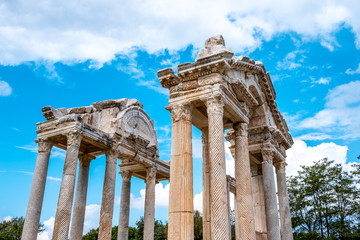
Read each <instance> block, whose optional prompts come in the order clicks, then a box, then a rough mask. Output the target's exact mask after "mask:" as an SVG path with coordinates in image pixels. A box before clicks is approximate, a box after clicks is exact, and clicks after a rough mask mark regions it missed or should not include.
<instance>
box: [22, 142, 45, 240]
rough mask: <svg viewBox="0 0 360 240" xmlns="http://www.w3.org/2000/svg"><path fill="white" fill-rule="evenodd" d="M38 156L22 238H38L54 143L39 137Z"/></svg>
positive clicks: (29, 239) (25, 239)
mask: <svg viewBox="0 0 360 240" xmlns="http://www.w3.org/2000/svg"><path fill="white" fill-rule="evenodd" d="M37 143H38V156H37V160H36V165H35V171H34V176H33V181H32V184H31V190H30V197H29V203H28V207H27V210H26V217H25V223H24V228H23V232H22V236H21V239H24V240H32V239H36V237H37V233H38V229H39V222H40V215H41V208H42V204H43V198H44V191H45V184H46V177H47V172H48V166H49V158H50V152H51V148H52V143H51V142H50V141H47V140H44V139H38V140H37Z"/></svg>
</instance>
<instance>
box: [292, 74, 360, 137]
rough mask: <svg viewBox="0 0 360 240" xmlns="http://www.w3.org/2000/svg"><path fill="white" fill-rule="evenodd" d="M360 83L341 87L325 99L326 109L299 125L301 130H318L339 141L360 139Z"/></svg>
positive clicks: (355, 82) (333, 90) (336, 88)
mask: <svg viewBox="0 0 360 240" xmlns="http://www.w3.org/2000/svg"><path fill="white" fill-rule="evenodd" d="M359 89H360V81H353V82H349V83H346V84H342V85H339V86H337V87H335V88H334V89H332V90H330V91H329V92H328V94H327V96H326V98H325V100H326V103H325V108H324V109H323V110H321V111H319V112H318V113H316V114H315V115H314V116H313V117H309V118H306V119H304V120H302V121H301V122H300V123H299V124H298V126H297V127H298V128H300V129H317V130H320V131H321V132H323V133H324V134H328V135H331V136H332V138H334V139H335V138H338V139H358V138H360V121H357V119H360V94H359Z"/></svg>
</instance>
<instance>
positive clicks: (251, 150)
mask: <svg viewBox="0 0 360 240" xmlns="http://www.w3.org/2000/svg"><path fill="white" fill-rule="evenodd" d="M158 78H159V81H160V83H161V85H162V86H163V87H164V88H167V89H169V106H167V107H166V109H167V110H169V111H170V115H171V119H172V139H171V141H172V144H171V161H170V162H169V161H162V160H160V159H159V148H158V142H157V136H156V131H155V129H154V124H153V121H152V120H151V119H150V118H149V116H148V115H147V114H146V113H145V112H144V110H143V108H142V104H141V103H139V102H138V101H137V100H135V99H118V100H107V101H101V102H95V103H93V104H92V105H90V106H87V107H76V108H70V109H66V108H60V109H54V108H53V107H44V108H43V109H42V111H43V115H44V117H45V118H46V121H45V122H41V123H38V124H37V134H38V138H37V140H36V142H37V143H38V146H39V148H38V158H37V162H36V166H35V171H34V178H33V183H32V186H31V192H30V198H29V203H28V208H27V212H26V218H25V224H24V230H23V233H22V239H23V240H34V239H36V238H37V230H38V224H39V221H40V214H41V208H42V202H43V196H44V189H45V183H46V177H47V169H48V164H49V159H50V152H51V149H52V147H53V146H55V147H58V148H61V149H64V150H66V157H65V164H64V170H63V177H62V181H61V187H60V193H59V200H58V206H57V211H56V218H55V225H54V232H53V239H56V240H58V239H59V240H60V239H63V240H67V239H68V238H69V237H70V239H71V240H80V239H81V237H82V233H83V227H84V216H85V207H86V195H87V190H88V177H89V168H90V167H91V161H92V160H94V159H95V158H96V157H97V156H100V155H104V154H105V155H106V168H105V178H104V187H103V196H102V204H101V213H100V223H99V236H98V239H104V240H105V239H106V240H108V239H111V228H112V218H113V208H114V196H115V195H114V194H115V179H116V172H117V164H118V159H120V164H119V166H120V172H119V173H120V174H121V175H122V186H121V203H120V213H119V214H120V217H119V226H118V227H119V228H118V239H119V240H125V239H126V240H127V239H128V229H129V212H130V188H131V177H132V176H133V177H137V178H141V179H143V180H144V181H145V182H146V194H145V212H144V239H146V240H153V239H154V216H155V185H156V183H158V182H159V181H163V180H170V196H169V224H168V239H170V240H180V239H181V240H191V239H194V222H193V214H194V204H193V159H192V141H191V139H192V130H191V128H192V125H194V126H195V127H197V128H198V129H199V130H201V132H202V141H203V173H202V174H203V239H207V240H208V239H212V240H223V239H224V240H229V239H230V238H231V231H230V229H231V227H230V205H229V202H230V197H229V194H230V192H231V193H233V194H235V229H236V230H235V232H236V234H235V235H236V239H251V240H258V239H259V240H260V239H262V240H264V239H268V240H280V239H282V240H292V239H293V236H292V226H291V216H290V208H289V199H288V191H287V186H286V176H285V167H286V161H285V159H286V153H285V151H286V150H287V149H288V148H290V147H291V145H292V144H293V140H292V138H291V135H290V134H289V133H288V131H289V129H288V127H287V125H286V122H285V120H284V118H283V117H282V115H281V114H280V112H279V110H278V108H277V105H276V102H275V98H276V94H275V90H274V87H273V85H272V81H271V79H270V75H269V74H268V73H267V72H266V70H265V67H264V65H263V64H262V63H261V62H255V61H254V60H252V59H249V58H248V57H246V56H234V54H233V52H232V51H231V50H230V49H228V48H226V47H225V41H224V39H223V37H222V36H215V37H212V38H209V39H208V40H207V41H206V43H205V49H202V50H200V52H199V54H198V56H197V58H196V60H195V62H194V63H184V64H180V65H179V66H178V68H177V74H175V73H174V71H173V70H172V69H170V68H167V69H163V70H161V71H159V72H158ZM225 130H227V131H226V134H225V136H224V133H225ZM224 137H225V138H226V140H228V141H229V142H230V143H231V146H230V151H231V153H232V155H233V157H234V159H235V178H233V177H231V176H227V175H226V169H225V145H224ZM77 166H78V167H79V171H78V176H76V169H77ZM273 166H274V167H275V169H276V171H275V172H274V170H273V169H274V168H273ZM274 173H276V176H275V174H274ZM275 177H276V178H277V181H276V182H277V189H278V194H277V193H276V186H275ZM75 181H77V187H76V191H75ZM90 187H91V186H90ZM74 196H75V201H73V199H74ZM73 202H74V206H73ZM278 203H279V205H278ZM71 213H72V214H71ZM71 215H72V216H71ZM279 216H280V218H279ZM70 219H71V221H70ZM70 222H71V224H70Z"/></svg>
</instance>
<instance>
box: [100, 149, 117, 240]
mask: <svg viewBox="0 0 360 240" xmlns="http://www.w3.org/2000/svg"><path fill="white" fill-rule="evenodd" d="M117 158H118V153H117V152H116V151H114V150H110V151H108V152H107V153H106V167H105V178H104V187H103V195H102V202H101V210H100V225H99V235H98V238H99V239H102V240H110V239H111V229H112V218H113V211H114V198H115V181H116V162H117Z"/></svg>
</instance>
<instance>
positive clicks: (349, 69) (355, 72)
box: [345, 63, 360, 75]
mask: <svg viewBox="0 0 360 240" xmlns="http://www.w3.org/2000/svg"><path fill="white" fill-rule="evenodd" d="M345 73H346V74H349V75H354V74H360V63H359V66H358V68H357V69H356V70H352V69H351V68H348V69H346V72H345Z"/></svg>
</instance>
